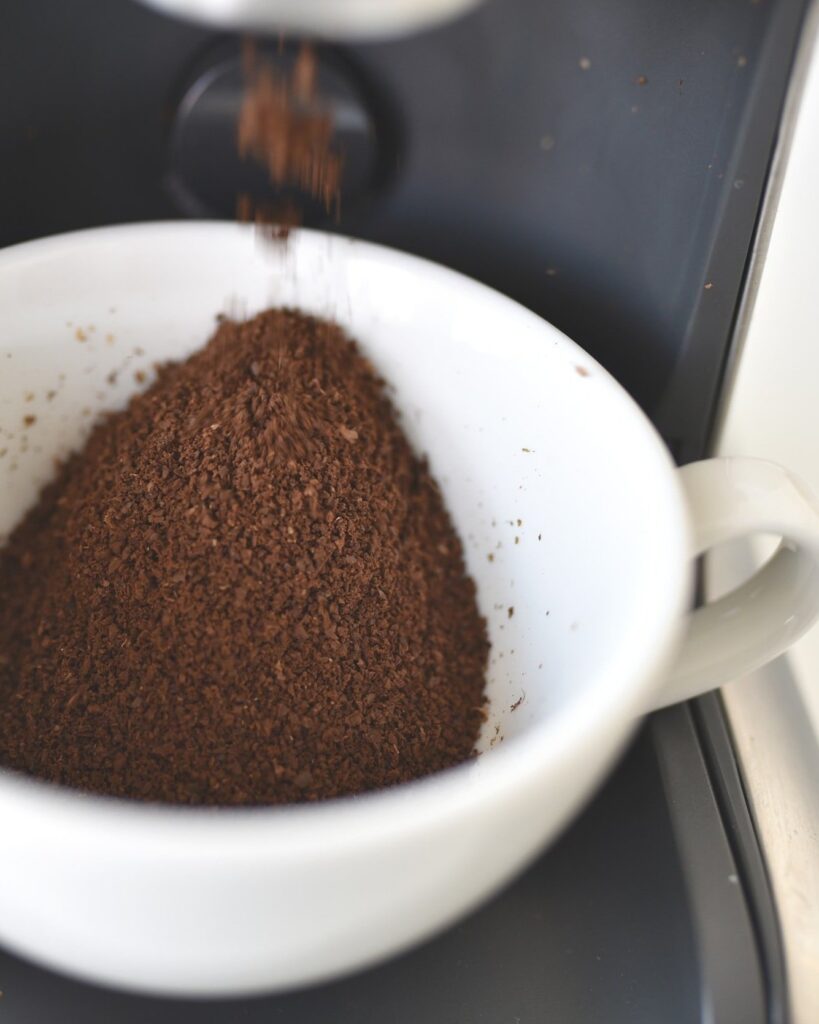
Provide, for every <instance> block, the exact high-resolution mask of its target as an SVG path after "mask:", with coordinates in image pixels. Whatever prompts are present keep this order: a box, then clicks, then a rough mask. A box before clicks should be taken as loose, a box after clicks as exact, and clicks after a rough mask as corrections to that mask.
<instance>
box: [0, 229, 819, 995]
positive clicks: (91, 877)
mask: <svg viewBox="0 0 819 1024" xmlns="http://www.w3.org/2000/svg"><path fill="white" fill-rule="evenodd" d="M271 304H287V305H293V306H299V307H301V308H303V309H306V310H309V311H311V312H314V313H317V314H321V315H324V316H330V317H333V318H335V319H337V320H338V321H339V322H340V323H342V324H343V325H344V326H346V327H347V328H348V329H349V330H350V332H351V333H352V334H353V335H354V336H355V337H356V338H357V339H359V341H360V344H361V346H362V348H363V349H364V351H365V352H366V353H367V354H368V355H369V356H370V357H371V359H372V361H373V362H374V364H375V365H376V367H377V368H378V369H379V370H380V371H381V372H382V373H383V375H384V376H385V378H386V379H387V380H388V381H390V383H391V384H392V385H393V386H394V388H395V391H394V399H395V402H396V405H397V407H398V409H399V410H400V412H401V414H402V418H403V421H404V424H405V427H406V429H407V431H408V433H409V435H410V437H411V439H412V441H413V442H414V444H415V445H416V447H417V448H418V450H419V451H423V452H425V453H427V454H428V455H429V458H430V462H431V465H432V469H433V471H434V472H435V474H436V476H437V477H438V479H439V481H440V483H441V487H442V490H443V493H444V497H445V500H446V502H447V504H448V506H449V508H450V511H451V513H452V516H453V519H454V521H455V524H456V526H457V528H458V530H459V533H460V534H461V536H462V538H463V539H464V543H465V550H466V557H467V561H468V567H469V569H470V571H471V573H472V574H473V576H474V578H475V580H476V582H477V585H478V599H479V604H480V606H481V608H482V610H483V612H484V614H485V616H486V618H487V620H488V623H489V630H490V636H491V640H492V645H493V647H492V658H491V665H490V669H489V678H488V694H489V697H490V701H491V703H490V716H489V721H488V722H487V724H486V728H485V732H484V735H483V738H482V742H481V747H482V750H483V751H484V753H483V754H482V755H481V756H480V757H479V758H478V759H477V760H476V761H475V762H473V763H470V764H469V765H466V766H462V767H460V768H457V769H454V770H452V771H450V772H447V773H444V774H442V775H439V776H437V777H434V778H430V779H427V780H423V781H421V782H418V783H414V784H411V785H408V786H404V787H400V788H397V789H394V790H391V791H388V792H382V793H376V794H372V795H368V796H365V797H360V798H356V799H347V800H340V801H333V802H329V803H326V804H322V805H314V806H310V807H290V808H276V809H257V810H221V811H206V810H195V809H179V808H167V807H166V808H163V807H151V806H140V805H135V804H129V803H127V802H118V801H111V800H104V799H100V798H93V797H88V796H83V795H80V794H77V793H73V792H69V791H65V790H60V789H57V788H53V787H50V786H47V785H44V784H42V783H38V782H34V781H30V780H25V779H22V778H19V777H16V776H13V775H11V774H10V773H8V772H0V822H2V827H0V873H1V874H2V878H3V884H2V886H0V940H2V941H4V942H6V943H7V944H9V945H10V946H12V947H13V948H15V949H17V950H19V951H20V952H22V953H25V954H28V955H30V956H32V957H35V958H37V959H38V960H41V961H43V962H45V963H47V964H49V965H51V966H54V967H57V968H60V969H63V970H67V971H70V972H73V973H76V974H78V975H81V976H84V977H88V978H93V979H95V980H99V981H103V982H107V983H111V984H117V985H123V986H127V987H130V988H137V989H144V990H150V991H163V992H178V993H198V994H213V993H235V992H248V991H264V990H270V989H274V988H283V987H288V986H292V985H296V984H301V983H306V982H309V981H313V980H316V979H322V978H327V977H330V976H333V975H335V974H338V973H341V972H344V971H346V970H350V969H352V968H355V967H360V966H363V965H365V964H368V963H372V962H374V961H376V960H378V959H380V958H383V957H385V956H387V955H389V954H391V953H394V952H396V951H397V950H400V949H402V948H405V947H406V946H408V945H409V944H411V943H413V942H416V941H418V940H420V939H422V938H423V937H425V936H428V935H430V934H431V933H433V932H434V931H436V930H437V929H439V928H441V927H443V926H444V925H446V924H447V923H449V922H450V921H452V920H453V919H454V918H455V917H456V916H457V915H458V914H460V913H463V912H464V911H466V910H467V909H469V908H471V907H473V906H475V905H476V904H477V903H478V902H479V901H480V900H481V899H483V898H485V897H486V896H487V895H489V894H490V893H491V892H493V891H494V890H495V889H497V888H498V887H499V886H500V885H502V884H503V883H504V882H505V881H506V880H507V879H509V878H510V876H511V875H512V874H513V873H514V872H515V871H517V870H519V869H520V868H521V867H522V866H523V865H525V864H526V863H527V862H528V861H529V860H530V859H531V858H532V857H533V856H534V855H535V854H536V853H537V852H538V851H539V850H540V849H541V848H542V847H543V845H544V844H545V843H546V842H547V841H548V840H549V839H550V838H552V837H553V836H554V835H555V833H556V832H557V831H558V830H559V829H560V828H561V827H562V825H563V824H564V823H565V822H566V820H567V819H568V817H569V815H570V814H571V813H572V812H574V811H576V810H577V809H578V808H579V807H580V806H581V805H582V802H583V801H584V800H585V799H586V798H587V796H588V795H589V794H590V792H591V791H592V789H593V787H594V786H595V784H596V783H597V782H598V781H599V780H600V778H601V777H602V775H603V774H604V772H605V771H606V769H607V768H608V767H609V765H610V764H611V762H612V760H613V758H614V757H615V755H616V754H617V752H618V751H619V750H620V749H621V747H622V745H623V743H624V742H625V740H626V738H627V737H628V735H629V733H630V731H631V729H632V727H633V725H634V722H635V721H636V719H637V717H638V716H639V714H640V713H641V712H642V711H643V710H645V709H646V708H648V707H650V706H652V705H655V704H657V703H661V702H662V697H661V693H662V690H663V682H664V679H663V677H664V673H665V671H666V669H667V668H668V666H669V664H670V662H671V660H672V658H673V655H674V651H675V648H676V645H677V642H678V640H679V637H680V635H681V632H682V630H683V627H684V613H685V609H686V606H687V601H688V596H689V583H690V558H691V554H692V551H693V548H692V542H691V539H690V533H689V524H688V518H687V512H686V508H685V502H684V499H683V492H682V489H681V487H680V483H679V480H678V476H677V473H676V472H675V470H674V468H673V466H672V464H671V461H670V459H669V457H668V455H667V453H666V451H665V449H664V447H663V445H662V444H661V442H660V440H659V438H658V437H657V436H656V434H655V433H654V431H653V429H652V428H651V426H650V424H649V423H648V421H647V420H646V419H645V417H644V416H643V415H642V413H641V412H640V411H639V409H638V408H637V407H636V406H635V405H634V403H633V402H632V401H631V400H630V399H629V397H628V396H627V395H626V394H625V392H623V391H622V389H621V388H620V387H619V386H618V385H617V384H616V383H615V382H614V381H613V380H612V379H611V378H610V377H609V376H608V375H607V374H606V373H605V372H604V371H603V370H602V369H601V368H600V367H599V366H598V365H597V364H596V363H595V362H594V361H593V360H591V359H590V358H589V357H588V356H587V355H586V354H585V353H584V352H583V351H582V350H580V349H579V348H578V347H577V346H576V345H574V344H573V343H572V342H571V341H569V340H568V339H566V338H565V337H563V336H562V335H561V334H560V333H559V332H558V331H556V330H555V329H554V328H552V327H550V326H549V325H548V324H546V323H545V322H543V321H542V320H540V319H539V318H537V317H536V316H534V315H533V314H531V313H529V312H527V311H526V310H524V309H523V308H521V307H520V306H517V305H516V304H515V303H513V302H511V301H509V300H508V299H505V298H503V297H502V296H500V295H498V294H496V293H494V292H492V291H491V290H489V289H487V288H485V287H483V286H481V285H478V284H476V283H474V282H472V281H470V280H468V279H466V278H463V277H461V276H459V275H457V274H454V273H452V272H450V271H447V270H445V269H442V268H440V267H436V266H434V265H431V264H429V263H425V262H423V261H420V260H417V259H414V258H412V257H408V256H404V255H401V254H398V253H394V252H390V251H389V250H385V249H381V248H378V247H375V246H370V245H366V244H363V243H358V242H352V241H349V240H346V239H343V238H333V237H329V236H325V235H321V234H317V233H311V232H297V233H295V234H294V235H293V236H291V240H290V242H289V244H288V245H287V246H286V247H275V246H274V247H271V246H270V245H269V244H264V243H259V242H258V241H257V239H256V237H255V236H254V234H253V232H252V231H251V230H250V229H245V228H240V227H236V226H232V225H225V224H193V223H188V224H164V225H161V224H160V225H144V226H137V227H120V228H110V229H103V230H98V231H91V232H85V233H80V234H75V235H68V236H62V237H57V238H54V239H48V240H44V241H41V242H35V243H30V244H27V245H23V246H19V247H16V248H13V249H8V250H6V251H5V252H2V253H0V370H2V372H1V373H0V433H1V434H2V435H4V438H5V439H4V440H3V445H4V446H5V447H6V448H7V451H6V454H5V455H4V456H3V457H2V459H0V481H2V484H3V486H2V487H0V533H3V532H7V531H8V530H9V529H11V528H12V527H13V525H14V524H15V522H16V521H17V520H18V519H19V518H20V516H21V515H22V514H23V512H24V510H25V509H26V508H27V507H28V506H30V504H31V503H32V502H33V501H34V500H35V498H36V494H37V491H38V488H39V487H40V486H42V484H43V483H44V482H45V481H46V480H47V479H48V477H49V474H50V472H51V466H52V461H53V459H54V457H55V456H59V455H62V454H64V453H65V452H66V451H68V450H69V449H70V448H72V447H76V446H77V445H78V444H80V443H81V441H82V439H83V437H84V436H85V435H86V433H87V431H88V429H89V426H90V424H91V422H92V419H93V416H94V414H95V413H97V412H100V411H102V410H105V409H109V408H112V407H115V406H117V405H122V404H123V403H124V402H125V401H126V400H127V397H128V395H129V394H130V393H131V392H132V391H133V390H134V388H136V387H137V386H138V382H137V380H136V378H135V373H136V372H137V371H146V372H150V369H151V367H152V365H153V364H154V363H155V362H156V361H161V360H166V359H174V358H180V357H183V356H185V355H186V354H187V353H189V352H191V351H192V350H194V349H196V348H197V347H198V346H201V345H202V344H203V342H204V340H205V339H206V338H207V336H208V334H209V333H210V332H211V330H212V328H213V325H214V318H215V316H216V315H217V314H219V313H224V312H229V313H233V314H235V315H245V314H249V313H252V312H254V311H257V310H259V309H262V308H264V307H266V306H269V305H271ZM112 374H113V375H115V376H112ZM112 380H113V383H111V381H112ZM29 396H33V397H32V398H29ZM27 416H34V417H36V421H35V422H34V423H30V424H29V425H26V424H25V423H24V417H27ZM705 472H708V470H706V471H705ZM749 472H753V471H751V470H749ZM791 498H792V499H793V501H796V502H797V504H798V500H797V499H794V498H793V496H791ZM731 500H733V498H732V499H731ZM805 500H806V501H807V500H808V499H805ZM789 509H790V505H788V503H787V502H786V505H785V506H783V507H782V508H780V509H779V510H778V511H777V523H778V524H779V525H782V524H783V523H784V524H785V526H786V525H787V522H788V520H787V515H788V514H790V512H789ZM706 518H707V517H706ZM754 522H755V521H754V520H753V518H751V519H749V520H748V522H747V525H748V526H750V527H753V525H754ZM708 528H709V524H708V523H703V522H698V535H699V533H701V532H702V530H705V531H706V532H707V529H708ZM783 528H784V527H783ZM817 535H819V531H817ZM490 553H491V554H493V556H494V558H493V560H492V561H490V560H489V558H488V555H489V554H490ZM510 606H513V607H514V609H515V613H514V617H513V618H511V619H510V618H509V615H508V608H509V607H510ZM521 698H522V699H521Z"/></svg>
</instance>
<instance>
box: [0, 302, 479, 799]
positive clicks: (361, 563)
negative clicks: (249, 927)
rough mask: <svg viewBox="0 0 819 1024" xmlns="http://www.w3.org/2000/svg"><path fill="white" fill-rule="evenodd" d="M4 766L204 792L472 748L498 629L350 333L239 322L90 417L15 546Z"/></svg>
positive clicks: (2, 622)
mask: <svg viewBox="0 0 819 1024" xmlns="http://www.w3.org/2000/svg"><path fill="white" fill-rule="evenodd" d="M0 588H1V592H2V601H0V761H1V762H2V763H3V764H5V765H7V766H10V767H12V768H16V769H19V770H21V771H23V772H27V773H30V774H32V775H36V776H41V777H43V778H46V779H50V780H53V781H55V782H60V783H64V784H66V785H70V786H74V787H78V788H80V789H84V790H90V791H94V792H97V793H108V794H112V795H116V796H123V797H133V798H136V799H140V800H158V801H167V802H172V803H185V804H223V805H224V804H276V803H286V802H291V801H304V800H320V799H323V798H326V797H334V796H340V795H342V794H351V793H358V792H361V791H364V790H371V789H375V788H377V787H382V786H389V785H392V784H394V783H398V782H402V781H405V780H409V779H413V778H416V777H418V776H421V775H425V774H427V773H429V772H434V771H437V770H439V769H442V768H446V767H448V766H450V765H454V764H457V763H458V762H460V761H463V760H465V759H467V758H469V757H470V756H471V755H472V752H473V749H474V745H475V741H476V738H477V735H478V730H479V728H480V725H481V721H482V718H483V703H484V695H483V688H484V670H485V665H486V658H487V653H488V644H487V639H486V631H485V624H484V622H483V620H482V619H481V617H480V615H479V613H478V610H477V607H476V603H475V590H474V585H473V583H472V581H471V580H470V579H469V578H468V577H467V575H466V574H465V570H464V563H463V557H462V551H461V545H460V542H459V540H458V537H457V536H456V534H455V532H454V530H453V527H452V524H451V523H450V520H449V517H448V515H447V513H446V511H445V509H444V506H443V503H442V500H441V496H440V494H439V492H438V489H437V487H436V485H435V482H434V481H433V479H432V478H431V476H430V474H429V472H428V470H427V467H426V465H425V464H424V462H423V461H421V460H419V459H418V458H417V457H416V456H415V455H414V454H413V452H412V451H411V449H410V447H409V444H408V442H407V440H406V439H405V437H404V435H403V434H402V432H401V430H400V428H399V426H398V425H397V423H396V419H395V415H394V412H393V409H392V406H391V405H390V402H389V400H388V399H387V397H386V396H385V393H384V386H383V383H382V382H381V381H380V380H379V379H378V378H377V376H376V375H375V374H374V372H373V370H372V368H371V367H370V365H369V364H368V363H367V361H366V360H365V359H364V358H363V357H362V356H361V354H360V353H359V351H358V349H357V348H356V346H355V344H354V342H352V341H350V340H348V339H347V338H346V337H345V336H344V334H343V333H342V331H341V330H340V329H339V328H338V327H336V326H335V325H333V324H330V323H327V322H324V321H321V320H317V319H312V318H309V317H306V316H303V315H301V314H299V313H296V312H291V311H286V310H274V311H271V312H267V313H264V314H262V315H260V316H258V317H256V318H255V319H253V320H250V321H248V322H246V323H234V322H231V321H223V322H221V323H220V325H219V327H218V329H217V330H216V333H215V335H214V337H213V338H212V339H211V341H210V342H209V344H208V345H207V347H206V348H204V349H203V350H202V351H201V352H199V353H197V354H195V355H194V356H193V357H192V358H190V359H189V360H188V361H186V362H183V363H178V364H172V365H168V366H165V367H164V368H162V369H161V371H160V372H159V376H158V379H157V381H156V382H155V383H154V384H153V386H152V387H151V388H150V389H149V390H148V391H146V392H145V393H144V394H141V395H138V396H136V397H135V398H133V399H132V401H131V403H130V405H129V406H128V408H127V409H126V410H125V411H123V412H119V413H116V414H113V415H111V416H109V417H108V418H107V419H105V420H104V421H102V422H101V423H100V424H98V425H97V427H96V428H95V429H94V431H93V433H92V435H91V437H90V439H89V441H88V443H87V445H86V447H85V449H84V450H83V451H82V452H81V453H79V454H77V455H74V456H72V457H71V458H70V459H69V460H68V461H67V462H66V463H65V464H64V465H63V466H62V467H61V468H60V469H59V472H58V476H57V479H56V480H55V481H54V482H53V483H52V484H51V485H49V486H48V487H47V488H46V490H45V491H44V492H43V494H42V496H41V498H40V500H39V503H38V504H37V506H36V507H35V508H34V509H33V510H32V511H31V512H30V513H29V514H28V515H27V516H26V518H25V520H24V521H23V522H22V524H21V525H20V526H19V527H18V528H17V529H16V530H15V532H14V534H13V536H12V537H11V539H10V541H9V544H8V546H7V548H6V549H5V550H4V551H3V552H2V553H0Z"/></svg>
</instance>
